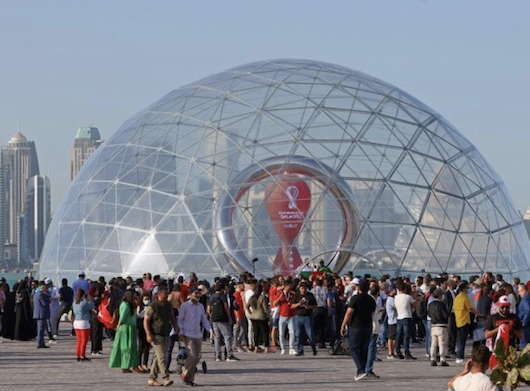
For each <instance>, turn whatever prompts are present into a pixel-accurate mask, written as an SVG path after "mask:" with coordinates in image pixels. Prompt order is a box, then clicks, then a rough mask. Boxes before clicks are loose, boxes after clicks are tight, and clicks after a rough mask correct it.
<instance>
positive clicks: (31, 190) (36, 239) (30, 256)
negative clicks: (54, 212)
mask: <svg viewBox="0 0 530 391" xmlns="http://www.w3.org/2000/svg"><path fill="white" fill-rule="evenodd" d="M50 223H51V192H50V179H49V178H48V177H47V176H46V175H36V176H34V177H32V178H30V180H29V181H28V190H27V197H26V212H25V216H24V225H25V238H24V239H25V242H26V243H25V244H26V249H27V251H25V252H24V251H23V250H22V249H21V250H19V253H20V254H25V255H26V260H33V261H35V260H38V259H39V258H40V254H41V252H42V248H43V246H44V239H45V238H46V233H47V232H48V227H49V226H50Z"/></svg>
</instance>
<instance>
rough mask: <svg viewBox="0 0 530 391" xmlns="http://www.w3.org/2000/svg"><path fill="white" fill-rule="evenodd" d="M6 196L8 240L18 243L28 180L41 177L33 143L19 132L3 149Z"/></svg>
mask: <svg viewBox="0 0 530 391" xmlns="http://www.w3.org/2000/svg"><path fill="white" fill-rule="evenodd" d="M2 168H3V169H4V175H5V179H4V194H5V198H6V205H5V207H6V217H7V219H6V223H7V227H6V240H7V242H9V243H12V244H16V243H17V242H18V233H17V232H18V216H19V214H21V213H24V210H25V200H26V187H27V183H28V179H29V178H31V177H33V176H35V175H39V161H38V158H37V150H36V148H35V143H34V142H33V141H28V139H27V138H26V137H25V136H24V135H23V134H22V133H20V132H17V133H16V134H15V135H14V136H13V137H11V140H9V144H8V146H7V147H2Z"/></svg>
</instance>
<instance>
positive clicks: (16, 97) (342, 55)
mask: <svg viewBox="0 0 530 391" xmlns="http://www.w3.org/2000/svg"><path fill="white" fill-rule="evenodd" d="M57 4H60V5H61V13H59V14H57V13H56V12H54V10H53V7H48V6H47V4H45V3H42V2H38V1H29V2H26V3H24V4H22V3H18V2H12V3H8V4H6V5H5V6H4V7H2V10H1V11H0V18H1V20H2V23H1V27H0V30H1V31H3V32H4V34H0V47H2V48H3V52H4V53H9V56H8V57H7V60H6V61H3V62H2V63H1V64H0V75H2V76H3V83H2V90H1V91H0V142H1V143H2V144H3V145H5V144H6V143H7V142H8V140H9V138H10V137H11V136H12V135H13V134H14V133H15V132H16V130H17V121H18V119H20V120H21V131H22V132H23V133H24V134H26V135H27V136H28V137H30V138H31V139H32V140H34V141H35V142H36V144H37V146H38V149H39V155H40V156H39V158H40V163H41V172H42V173H43V174H46V175H49V176H50V178H51V181H52V183H53V188H54V195H53V200H52V210H53V211H55V210H56V209H57V206H58V205H59V203H60V201H61V199H62V198H63V196H64V195H65V194H66V190H67V188H68V186H69V185H70V171H69V170H70V168H69V149H70V147H71V144H72V140H73V138H74V136H75V132H76V129H77V128H79V127H82V126H89V125H91V124H93V125H94V126H97V127H98V128H99V130H100V131H101V132H102V134H103V135H104V138H109V137H110V136H111V135H112V134H113V133H114V132H115V131H116V130H117V129H118V128H119V127H120V126H121V124H122V123H123V122H124V121H125V119H126V118H129V117H130V116H131V115H132V114H134V113H136V112H138V111H139V110H141V109H142V108H144V107H146V106H147V105H148V104H149V103H150V102H152V101H153V100H155V99H157V98H158V97H160V96H162V95H164V94H165V93H167V92H168V91H170V90H173V89H175V88H177V87H179V86H181V85H183V84H186V83H189V82H190V81H194V80H197V79H199V78H201V77H204V76H206V75H209V74H213V73H217V72H220V71H222V70H224V69H227V68H230V67H232V66H235V65H238V64H244V63H248V62H251V61H256V60H264V59H273V58H302V59H315V60H323V61H328V62H332V63H338V64H342V65H345V66H348V67H351V68H355V69H359V70H361V71H364V72H367V73H369V74H371V75H374V76H376V77H379V78H381V79H383V80H387V81H389V82H391V83H393V84H395V85H396V86H398V87H400V88H402V89H404V90H405V91H407V92H409V93H411V94H412V95H414V96H417V97H418V98H419V99H421V100H422V101H424V102H426V103H427V104H429V106H431V107H434V108H436V109H437V110H438V111H439V112H441V113H443V114H444V116H445V117H446V118H447V119H448V120H449V121H450V122H451V123H452V124H453V125H454V126H455V127H457V128H458V129H460V130H461V131H462V132H463V133H464V134H465V135H466V137H467V138H468V139H469V140H470V141H471V142H473V143H474V144H475V145H476V146H477V148H478V149H479V150H480V151H481V152H482V153H483V154H484V156H485V157H486V158H487V159H488V161H489V162H490V163H491V164H492V166H493V167H494V168H495V170H496V171H497V172H498V173H499V174H500V175H501V177H502V178H503V179H504V181H505V182H506V184H507V187H508V189H509V190H510V193H511V195H512V197H513V199H514V201H515V204H516V206H517V208H518V209H519V210H520V211H521V212H522V213H524V212H525V211H526V209H527V208H528V207H529V206H530V181H521V180H520V178H521V173H522V172H525V171H526V170H527V167H528V166H530V154H528V153H527V149H528V145H530V132H529V129H528V123H530V112H529V111H528V110H527V106H528V97H527V94H526V91H527V90H528V89H529V88H530V78H529V75H528V72H527V70H528V69H529V68H530V52H529V51H527V50H523V49H522V48H524V47H528V46H529V44H530V25H529V24H528V23H527V21H526V15H528V13H529V11H530V3H528V2H526V1H521V0H518V1H513V2H510V6H506V4H502V3H495V2H491V1H490V2H477V1H471V2H464V3H463V2H459V1H456V0H449V1H445V2H434V1H424V2H422V1H419V0H418V1H415V0H409V1H406V0H404V1H399V2H396V1H389V0H387V1H380V2H368V1H365V2H351V1H342V2H341V1H339V2H337V3H336V4H335V6H334V7H321V6H320V4H319V3H316V2H315V3H311V2H307V1H298V0H295V1H291V2H289V3H288V4H284V3H280V2H274V1H272V2H269V3H268V4H253V5H250V4H247V3H246V2H242V1H233V2H231V3H230V4H225V3H223V4H219V3H218V2H206V3H205V4H195V3H188V4H177V3H173V2H161V3H159V4H161V6H159V7H157V6H153V5H151V4H142V3H141V2H138V1H130V2H127V6H126V7H123V3H121V2H119V1H118V2H116V3H114V2H113V3H112V4H108V3H106V2H101V1H94V2H90V3H87V4H83V5H79V4H71V3H70V2H66V1H58V2H57ZM278 7H281V8H282V9H283V10H284V11H283V12H280V13H278V12H276V9H277V8H278ZM102 9H104V10H105V12H101V11H102ZM205 9H209V11H208V12H205ZM337 9H341V12H340V13H338V12H337ZM455 10H457V11H458V12H455ZM514 10H517V12H514ZM124 16H126V17H124ZM175 18H178V19H179V23H174V20H175ZM86 20H93V21H95V23H96V24H97V29H95V28H94V29H91V28H88V29H84V28H79V26H81V25H83V24H84V23H85V21H86ZM196 20H201V21H202V22H201V23H200V24H197V23H196V22H195V21H196ZM227 21H228V22H229V23H228V24H229V25H230V26H231V27H230V28H226V25H227ZM374 21H377V22H376V23H375V22H374ZM140 22H141V24H142V26H144V27H145V29H148V30H149V31H150V34H144V33H143V30H142V29H138V23H140ZM272 25H273V26H274V28H270V26H272ZM293 26H297V27H296V28H293ZM315 26H318V28H315ZM448 26H450V28H448ZM140 53H141V55H139V54H140ZM36 58H38V59H39V61H35V59H36ZM499 146H501V147H499Z"/></svg>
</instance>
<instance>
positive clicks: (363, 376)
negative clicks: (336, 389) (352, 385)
mask: <svg viewBox="0 0 530 391" xmlns="http://www.w3.org/2000/svg"><path fill="white" fill-rule="evenodd" d="M366 375H368V374H367V373H361V374H359V375H357V376H355V381H359V380H361V379H364V378H365V377H366Z"/></svg>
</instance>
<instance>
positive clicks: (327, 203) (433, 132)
mask: <svg viewBox="0 0 530 391" xmlns="http://www.w3.org/2000/svg"><path fill="white" fill-rule="evenodd" d="M294 156H302V157H307V158H308V159H310V160H311V161H312V162H316V164H317V165H318V164H320V165H321V170H320V171H318V170H317V171H318V172H320V175H328V174H329V175H335V176H336V179H337V180H340V181H342V182H344V183H345V184H346V185H347V187H349V189H348V190H347V192H348V194H349V196H348V198H350V197H351V200H350V199H348V202H353V204H354V205H352V208H354V210H355V216H357V217H355V219H356V220H357V221H355V222H354V223H355V224H354V226H355V227H356V232H355V234H354V239H355V240H348V241H345V242H341V241H340V237H341V235H342V234H343V233H344V232H345V230H346V228H347V225H348V224H349V223H352V222H351V221H348V219H351V216H350V217H348V218H345V217H344V216H345V214H344V213H342V212H341V210H343V209H344V208H343V203H344V199H343V198H340V197H338V196H337V193H336V192H335V193H334V192H332V191H330V187H329V186H328V185H326V183H327V182H326V180H323V179H326V178H319V177H318V175H316V176H315V175H313V176H308V175H304V173H303V172H297V174H296V175H298V177H299V178H300V179H301V180H303V181H305V182H306V183H307V184H308V185H309V187H310V189H311V208H310V210H309V212H308V215H307V217H306V218H305V220H304V221H303V227H302V228H301V230H300V233H299V234H298V236H297V238H296V243H295V245H296V247H297V248H298V250H299V251H300V254H301V256H302V257H303V258H310V259H314V258H316V257H319V256H322V257H323V258H325V259H326V260H327V261H328V262H329V263H330V265H331V267H334V268H337V269H339V267H338V266H340V267H344V268H346V269H349V268H352V267H354V265H355V263H356V262H357V261H359V260H363V261H368V262H370V263H372V264H373V265H374V267H375V268H377V269H378V270H379V271H381V272H383V273H390V274H405V273H419V272H422V271H430V272H433V273H439V272H442V271H446V272H449V273H451V272H456V273H460V274H471V273H481V272H483V271H485V270H490V271H495V272H501V273H505V274H514V275H520V276H521V277H525V276H528V271H529V266H528V262H527V259H528V255H529V248H530V247H529V241H528V237H527V235H526V232H525V230H524V228H523V225H522V222H521V217H520V216H519V214H518V213H517V211H516V210H515V208H514V206H513V204H512V202H511V200H510V197H509V195H508V192H507V190H506V187H505V185H504V184H503V182H502V180H501V179H500V177H499V176H498V175H497V173H496V172H495V171H494V170H493V169H492V168H491V166H490V165H489V164H488V162H487V161H486V160H485V159H484V158H483V157H482V155H481V154H480V153H479V152H478V151H477V149H476V148H475V147H474V146H473V145H472V144H471V143H470V142H469V141H468V140H467V139H466V138H465V137H464V136H463V135H462V134H461V133H460V132H459V131H458V130H457V129H455V128H454V127H453V126H452V125H451V124H449V123H448V122H447V121H446V120H445V119H444V118H443V117H442V116H441V115H439V114H438V113H436V112H435V111H433V110H432V109H430V108H428V107H427V106H426V105H424V104H423V103H421V102H420V101H418V100H417V99H415V98H413V97H412V96H410V95H409V94H407V93H405V92H404V91H402V90H400V89H399V88H396V87H394V86H392V85H390V84H388V83H385V82H383V81H381V80H378V79H376V78H373V77H371V76H368V75H366V74H364V73H361V72H358V71H354V70H351V69H348V68H344V67H341V66H337V65H333V64H328V63H323V62H316V61H306V60H271V61H263V62H256V63H252V64H247V65H243V66H239V67H236V68H233V69H230V70H227V71H225V72H221V73H219V74H216V75H213V76H210V77H207V78H205V79H202V80H199V81H197V82H195V83H192V84H189V85H187V86H184V87H181V88H179V89H176V90H174V91H172V92H170V93H169V94H167V95H166V96H164V97H163V98H162V99H160V100H158V101H157V102H155V103H154V104H152V105H151V106H149V107H148V108H147V109H145V110H143V111H141V112H140V113H138V114H137V115H135V116H133V117H132V118H131V119H129V120H128V121H126V122H125V123H124V124H123V125H122V126H121V127H120V129H119V130H118V131H116V132H115V133H114V134H113V135H112V137H110V138H109V139H108V140H107V141H106V142H105V143H104V144H103V146H102V147H100V148H99V149H98V150H97V151H96V153H94V155H93V156H92V157H91V158H90V159H89V161H88V162H87V163H86V164H85V166H84V167H83V168H82V169H81V171H80V172H79V174H78V176H77V177H76V178H75V181H74V182H73V184H72V186H71V188H70V189H69V191H68V193H67V195H66V197H65V199H64V200H63V202H62V204H61V205H60V207H59V209H58V211H57V213H56V215H55V217H54V219H53V222H52V225H51V227H50V230H49V233H48V237H47V240H46V244H45V248H44V252H43V256H42V259H41V265H40V273H41V275H43V276H48V277H54V278H58V277H62V276H68V275H70V276H73V275H75V274H77V272H78V271H80V270H83V271H85V272H87V274H88V275H89V276H91V277H97V276H99V275H105V276H116V275H133V276H137V275H141V274H142V273H144V272H146V271H151V272H152V273H155V274H156V273H160V274H164V275H167V274H172V273H178V272H184V273H189V272H196V273H198V274H199V275H202V276H213V275H219V274H223V273H231V272H234V271H236V269H238V267H237V266H240V264H239V265H238V264H234V259H233V257H231V254H230V253H229V252H228V253H227V248H226V246H225V245H223V242H222V240H221V241H220V240H219V235H218V234H219V233H220V232H221V231H222V230H223V229H226V228H229V229H230V231H231V232H232V233H233V237H232V239H234V241H235V246H236V247H237V251H238V252H241V253H243V254H245V255H246V256H247V258H249V259H250V258H254V257H257V258H259V262H258V263H257V264H256V267H257V269H258V271H259V272H261V273H264V274H271V273H272V263H273V261H274V257H275V256H276V253H277V251H278V248H279V247H281V245H282V244H281V242H280V239H279V238H278V235H277V234H276V232H275V230H274V227H273V223H272V222H271V218H270V216H269V215H268V214H267V209H266V207H265V204H266V202H267V197H268V194H267V192H266V188H267V185H268V184H270V183H271V181H278V176H277V175H276V173H273V172H269V175H265V176H262V177H260V180H259V181H253V182H249V183H247V184H246V187H245V191H244V192H243V193H242V194H239V195H238V198H237V199H234V198H232V199H231V201H230V202H228V204H226V205H224V206H223V207H230V208H232V215H231V219H230V220H228V221H230V227H226V226H225V227H217V226H216V223H215V216H216V214H217V213H220V212H222V210H221V211H219V210H218V204H219V200H220V198H221V199H222V197H225V198H226V197H227V194H235V193H237V191H236V190H237V189H234V186H239V187H241V186H242V184H241V183H238V182H237V181H236V182H237V183H236V182H234V180H235V179H236V178H237V176H238V175H239V174H240V173H241V172H243V171H244V170H245V169H247V168H248V167H250V166H253V165H258V166H260V164H261V162H263V161H267V159H274V158H278V157H279V158H280V159H283V160H284V166H285V168H286V171H289V170H288V168H289V164H290V160H291V159H292V157H294ZM331 173H332V174H331ZM342 182H341V183H342ZM243 185H245V184H243ZM225 201H226V200H225ZM227 205H228V206H227ZM232 244H233V245H234V243H232ZM337 252H340V253H341V254H344V253H349V254H351V256H350V258H349V260H348V261H347V262H343V261H344V258H343V257H342V258H341V259H342V261H341V264H340V265H338V264H337V259H338V258H339V257H336V255H337ZM247 265H248V264H247ZM337 271H339V270H337Z"/></svg>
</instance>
